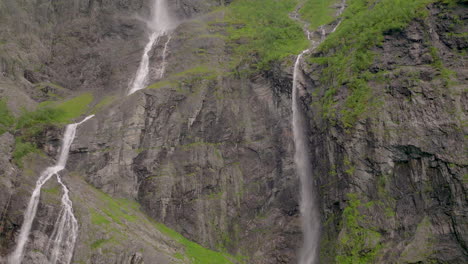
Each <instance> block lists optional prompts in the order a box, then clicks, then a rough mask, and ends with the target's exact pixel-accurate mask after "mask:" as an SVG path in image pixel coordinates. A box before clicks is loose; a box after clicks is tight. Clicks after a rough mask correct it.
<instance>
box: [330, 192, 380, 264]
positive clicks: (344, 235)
mask: <svg viewBox="0 0 468 264" xmlns="http://www.w3.org/2000/svg"><path fill="white" fill-rule="evenodd" d="M348 198H349V201H348V205H347V207H346V208H345V209H344V211H343V218H342V221H341V226H342V228H343V231H344V232H343V231H342V232H341V234H340V238H339V240H338V245H337V255H336V257H335V261H336V263H339V264H366V263H373V260H374V259H375V257H376V256H377V255H378V253H379V251H380V249H381V248H382V245H381V244H380V239H381V234H380V233H379V232H377V231H375V230H372V229H369V228H367V227H365V226H364V225H363V223H365V222H366V219H365V216H364V215H362V214H361V213H360V212H359V208H360V207H361V206H362V204H361V201H360V200H359V198H358V196H357V195H356V194H348Z"/></svg>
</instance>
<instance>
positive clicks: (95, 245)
mask: <svg viewBox="0 0 468 264" xmlns="http://www.w3.org/2000/svg"><path fill="white" fill-rule="evenodd" d="M111 240H112V238H111V239H98V240H96V241H94V242H93V243H91V246H90V247H91V249H98V248H100V247H102V246H103V245H104V244H105V243H108V242H110V241H111Z"/></svg>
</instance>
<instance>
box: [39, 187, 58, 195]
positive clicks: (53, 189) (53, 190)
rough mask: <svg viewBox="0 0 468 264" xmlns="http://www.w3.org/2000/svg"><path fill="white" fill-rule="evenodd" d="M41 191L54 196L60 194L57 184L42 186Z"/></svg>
mask: <svg viewBox="0 0 468 264" xmlns="http://www.w3.org/2000/svg"><path fill="white" fill-rule="evenodd" d="M42 191H43V192H45V193H50V194H52V195H55V196H58V195H60V188H59V187H58V186H55V187H51V188H42Z"/></svg>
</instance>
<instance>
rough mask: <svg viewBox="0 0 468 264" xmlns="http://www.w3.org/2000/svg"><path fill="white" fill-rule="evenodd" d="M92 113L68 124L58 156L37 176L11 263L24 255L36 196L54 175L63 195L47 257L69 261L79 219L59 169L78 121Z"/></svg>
mask: <svg viewBox="0 0 468 264" xmlns="http://www.w3.org/2000/svg"><path fill="white" fill-rule="evenodd" d="M92 117H93V116H92V115H91V116H88V117H86V118H85V119H84V120H83V121H81V122H79V123H75V124H71V125H68V126H67V128H66V130H65V134H64V136H63V142H62V148H61V150H60V156H59V159H58V161H57V163H56V164H55V165H54V166H52V167H48V168H47V169H45V170H44V171H43V172H42V173H41V175H40V177H39V179H38V180H37V182H36V187H35V188H34V191H33V193H32V195H31V198H30V200H29V203H28V207H27V208H26V212H25V213H24V220H23V225H22V226H21V230H20V235H19V237H18V242H17V244H16V248H15V251H13V253H12V254H11V256H10V258H9V263H10V264H20V263H21V261H22V260H23V257H24V247H25V245H26V243H27V242H28V238H29V234H30V233H31V227H32V224H33V221H34V218H35V217H36V212H37V206H38V205H39V199H40V196H41V188H42V186H43V185H44V184H45V183H46V182H47V181H48V180H49V179H50V178H52V177H53V176H56V177H57V181H58V183H59V184H60V185H61V186H62V188H63V195H62V200H61V201H62V208H61V211H60V214H59V217H58V220H57V223H56V225H55V226H54V232H53V235H52V237H51V241H50V242H49V243H50V244H51V250H52V252H51V254H50V258H49V261H50V263H57V261H59V262H60V263H66V264H68V263H70V261H71V258H72V255H73V249H74V247H75V242H76V238H77V236H78V222H77V220H76V218H75V215H74V214H73V207H72V202H71V200H70V197H69V196H68V188H67V187H66V186H65V184H64V183H63V182H62V179H61V178H60V175H59V172H60V171H62V170H63V169H64V168H65V165H66V164H67V160H68V153H69V151H70V146H71V144H72V143H73V140H74V139H75V133H76V128H77V127H78V125H80V124H82V123H84V122H86V121H87V120H88V119H90V118H92Z"/></svg>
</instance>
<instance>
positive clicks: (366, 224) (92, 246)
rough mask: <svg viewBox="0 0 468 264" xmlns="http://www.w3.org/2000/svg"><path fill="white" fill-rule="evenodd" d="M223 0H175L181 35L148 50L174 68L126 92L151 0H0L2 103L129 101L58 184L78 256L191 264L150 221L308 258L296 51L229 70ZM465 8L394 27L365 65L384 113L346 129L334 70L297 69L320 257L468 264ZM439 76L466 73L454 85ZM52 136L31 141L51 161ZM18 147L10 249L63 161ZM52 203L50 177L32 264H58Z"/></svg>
mask: <svg viewBox="0 0 468 264" xmlns="http://www.w3.org/2000/svg"><path fill="white" fill-rule="evenodd" d="M230 2H231V1H223V0H196V1H190V0H177V1H170V5H171V9H172V12H173V13H174V14H176V16H177V17H178V18H179V21H180V24H179V26H178V27H177V28H176V29H175V30H174V32H172V33H170V34H168V36H166V37H165V38H163V39H162V41H160V43H158V44H157V45H156V46H155V47H154V48H153V50H152V52H151V54H150V57H151V59H150V61H151V63H150V64H151V65H150V68H151V71H152V73H155V72H156V71H158V70H159V69H160V67H161V63H163V57H165V61H166V65H165V68H166V72H165V75H164V77H163V78H162V79H158V78H156V77H151V78H150V82H151V85H150V86H149V88H147V89H144V90H141V91H139V92H137V93H135V94H133V95H131V96H128V97H124V96H123V95H124V94H125V92H126V90H127V88H128V84H129V82H130V81H131V80H132V78H133V77H134V76H133V75H134V73H135V72H136V69H137V67H138V63H139V61H140V59H141V54H142V50H143V48H144V46H145V44H146V41H147V33H146V28H145V24H144V22H143V21H142V19H141V18H145V17H147V16H148V15H149V14H148V10H149V8H148V6H149V4H150V1H149V0H120V1H88V0H79V1H71V0H65V1H49V0H42V1H15V0H2V1H1V2H0V24H2V25H6V26H5V27H3V26H2V27H0V74H1V75H0V95H2V96H8V98H9V104H10V107H11V108H12V109H13V110H16V112H18V111H19V109H20V108H19V106H20V105H21V104H20V103H19V102H21V101H23V102H27V103H23V104H24V105H25V106H28V105H31V107H32V106H33V105H34V104H35V103H36V102H41V101H45V100H49V99H50V94H51V93H52V94H59V95H60V96H68V95H70V94H72V93H81V92H84V91H90V90H91V91H93V93H95V94H96V95H97V96H98V97H104V96H105V95H108V94H114V95H118V96H115V98H119V99H115V100H114V101H113V102H112V104H111V105H109V106H106V107H105V108H104V109H103V110H102V111H99V112H97V113H96V116H95V117H94V118H93V119H91V120H90V121H88V122H86V123H84V124H83V125H82V126H80V128H79V130H78V133H77V138H76V139H75V142H74V144H73V145H72V149H71V155H70V159H69V162H68V166H67V171H66V172H65V173H64V175H63V178H64V180H65V181H66V183H67V184H68V186H69V187H70V189H71V190H72V191H71V192H72V199H73V202H74V206H75V212H76V214H77V216H78V218H79V222H80V236H79V241H78V243H77V246H76V250H75V256H74V261H76V262H77V263H93V264H101V263H103V264H104V263H190V261H191V260H190V259H189V258H186V257H183V255H182V253H184V252H185V250H186V245H183V244H181V243H180V239H174V238H172V239H171V238H170V237H168V236H167V234H164V232H160V231H158V228H157V227H158V224H155V223H153V222H152V219H154V220H156V221H158V222H160V223H164V224H166V225H167V226H169V227H171V228H173V229H175V230H176V231H178V232H179V233H181V234H182V235H183V236H185V237H187V238H189V239H191V240H193V241H195V242H197V243H199V244H201V245H203V246H205V247H207V248H210V249H214V250H218V251H227V252H229V253H231V254H232V255H238V259H242V258H243V257H246V258H248V260H246V263H258V264H260V263H261V264H267V263H268V264H270V263H271V264H277V263H295V262H296V261H297V256H296V255H297V252H298V249H299V247H300V245H301V240H302V234H301V230H300V229H301V227H300V226H301V225H300V220H301V219H300V212H299V201H298V199H299V193H298V192H299V190H300V186H299V180H298V179H297V177H296V174H295V167H294V161H293V152H294V150H293V148H294V145H293V138H292V131H291V98H290V96H291V95H290V93H291V86H292V74H291V71H292V69H291V64H292V62H293V60H294V58H290V59H288V60H287V61H285V62H283V63H277V64H275V65H274V66H273V67H272V70H270V71H268V72H264V73H257V74H253V75H249V76H244V75H243V74H242V69H235V70H234V71H232V69H230V68H229V67H228V66H227V65H228V64H229V62H230V56H232V54H231V52H232V51H231V47H230V46H229V45H228V43H227V42H226V35H227V31H226V24H225V23H223V22H222V21H223V16H224V14H223V12H221V11H215V12H209V11H212V10H213V9H214V7H217V6H220V5H226V4H229V3H230ZM466 14H468V12H467V9H466V7H464V6H461V5H458V6H457V9H453V8H451V9H450V8H448V7H446V6H441V5H433V6H432V7H431V13H430V15H429V16H428V17H427V19H425V20H423V21H413V22H412V23H410V25H409V26H408V27H407V28H406V29H404V30H402V31H399V32H389V33H388V34H387V35H386V36H385V40H384V42H383V44H382V45H380V46H376V47H374V51H375V52H376V53H377V54H379V55H378V56H376V59H375V61H374V63H373V65H372V67H371V69H370V70H371V71H375V72H379V71H382V72H385V76H384V77H385V81H384V82H375V83H371V84H370V85H371V86H372V90H373V93H374V96H375V97H376V98H378V102H379V104H380V105H379V106H378V107H376V108H375V111H374V113H370V114H369V115H367V116H366V117H365V118H362V119H360V120H359V121H358V122H357V123H356V125H355V126H354V127H353V128H351V129H350V128H348V127H344V126H342V125H341V124H340V123H339V122H333V120H328V119H326V118H323V116H322V115H321V113H320V111H321V109H320V107H318V106H319V105H320V103H321V102H320V96H322V95H323V94H324V93H325V92H326V89H327V87H326V86H325V85H324V84H323V83H321V82H320V78H319V77H320V76H321V75H322V74H323V71H324V68H323V66H320V65H316V64H310V63H306V62H304V63H303V69H304V70H303V74H304V76H305V78H304V81H303V83H302V86H303V89H304V91H305V92H307V93H304V94H303V96H302V98H301V99H302V101H303V103H304V104H303V108H304V111H306V112H307V115H308V117H309V119H310V127H309V131H310V149H311V153H312V157H313V160H312V161H311V162H312V163H313V166H312V167H313V170H314V173H313V176H314V177H315V178H316V184H317V192H318V193H319V195H320V207H321V211H322V219H323V236H322V244H321V247H322V249H321V252H322V253H321V255H322V256H321V263H336V258H335V257H336V256H345V257H346V252H348V251H351V252H357V253H356V254H358V255H362V256H365V255H366V254H368V253H369V252H372V253H373V252H375V253H376V254H375V258H374V259H373V260H372V261H369V263H370V262H375V263H465V262H466V261H468V260H467V255H468V252H467V237H466V234H467V233H468V232H467V224H466V223H468V221H467V219H466V215H467V212H466V208H467V203H466V184H467V182H466V181H467V179H466V175H467V173H468V172H467V163H468V161H467V160H466V142H465V141H466V140H465V139H466V136H465V135H466V134H467V131H466V124H465V123H466V113H467V110H468V98H467V93H466V90H467V89H466V88H467V84H466V80H467V73H468V72H467V70H466V69H465V68H466V67H465V64H466V54H464V53H462V52H460V51H463V50H465V49H466V43H467V42H466V38H465V39H464V38H463V37H460V35H456V34H451V29H449V28H450V25H451V24H452V23H454V22H455V19H454V17H455V15H457V16H458V17H459V18H460V21H461V22H457V23H459V24H457V25H459V28H458V29H457V30H458V31H459V33H460V32H465V33H466V30H467V28H466V19H467V18H466ZM19 20H21V23H19V22H18V21H19ZM327 28H328V27H327ZM165 43H167V50H166V51H167V52H166V53H165V54H164V52H163V51H164V49H165ZM434 51H435V52H434ZM312 56H316V57H317V56H321V54H320V53H316V54H313V55H312ZM440 65H442V66H443V68H441V67H440ZM445 70H450V71H454V72H455V74H454V75H452V77H450V78H449V79H447V78H445V77H444V76H445V75H444V74H445V73H446V72H444V71H445ZM152 76H156V74H152ZM61 86H63V87H66V89H65V88H61ZM340 91H342V93H339V94H338V95H337V96H336V98H335V99H336V102H338V103H343V98H344V97H345V96H346V93H347V87H343V89H342V90H340ZM310 95H314V96H310ZM316 95H318V96H316ZM12 98H13V99H12ZM15 105H16V106H15ZM15 107H16V108H15ZM56 133H57V130H50V131H48V132H47V134H46V136H45V138H46V139H45V140H43V142H38V143H40V144H39V145H40V146H41V147H42V149H44V150H45V152H46V153H47V154H48V155H49V156H54V153H56V151H57V138H58V135H56ZM14 144H15V138H14V135H12V134H10V133H5V134H3V135H0V175H1V178H0V187H1V188H2V190H6V191H5V192H4V191H2V192H0V234H1V239H0V242H1V244H0V254H1V256H7V254H8V253H9V252H11V251H12V249H13V247H14V239H15V236H16V235H17V233H18V230H19V228H20V225H21V222H22V212H23V211H24V208H25V207H26V204H27V200H28V198H29V195H30V191H31V189H32V186H33V184H34V183H35V180H36V177H37V175H38V174H39V172H40V171H41V170H42V169H43V168H44V167H45V166H46V165H47V164H49V163H52V162H51V159H50V158H48V157H40V156H39V155H36V156H34V155H32V156H30V157H29V159H28V160H26V162H25V166H24V168H22V169H21V168H18V167H17V166H15V165H14V164H13V162H12V161H11V160H12V159H11V157H12V151H13V148H14ZM59 194H60V190H59V189H57V185H56V184H55V183H54V182H53V181H52V182H50V183H48V184H47V185H46V186H45V190H44V193H43V196H42V198H41V203H40V208H39V213H38V217H37V219H36V221H35V223H34V226H33V234H32V236H31V243H29V245H28V247H27V254H26V258H25V260H26V261H28V262H29V263H47V259H46V257H45V253H46V252H45V250H46V247H47V242H48V236H49V235H50V234H51V233H52V231H53V223H52V222H51V219H55V217H56V215H57V214H58V212H59V210H60V208H58V206H57V204H58V200H57V199H59ZM140 207H141V209H142V211H143V212H144V213H145V214H146V215H147V216H149V217H150V218H151V219H149V218H148V217H147V216H146V215H145V214H143V213H141V212H140V211H139V210H138V209H139V208H140ZM1 261H2V260H1V259H0V262H1ZM233 262H234V263H235V260H234V259H233ZM350 263H352V262H350Z"/></svg>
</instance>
